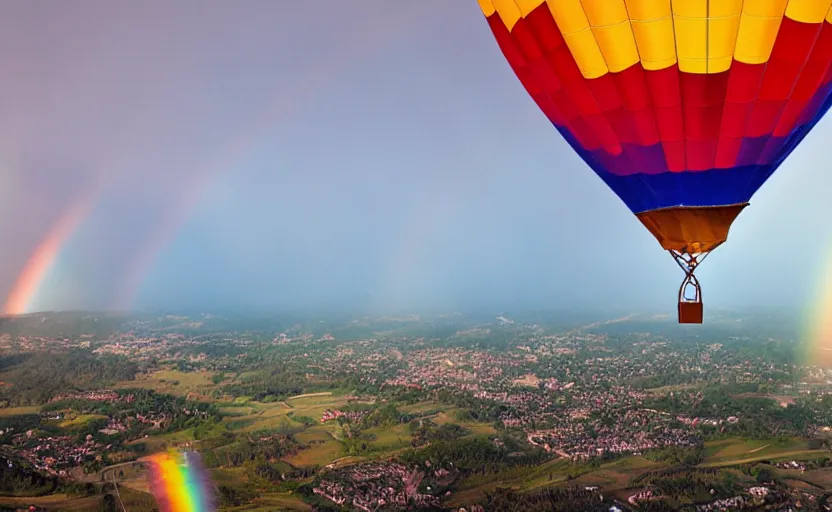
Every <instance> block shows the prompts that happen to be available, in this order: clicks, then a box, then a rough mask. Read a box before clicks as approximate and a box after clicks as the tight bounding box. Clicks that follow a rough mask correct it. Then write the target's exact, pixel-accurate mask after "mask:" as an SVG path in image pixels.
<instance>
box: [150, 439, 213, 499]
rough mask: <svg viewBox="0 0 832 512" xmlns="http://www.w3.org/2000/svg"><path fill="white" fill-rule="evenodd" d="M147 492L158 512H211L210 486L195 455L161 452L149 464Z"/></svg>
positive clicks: (194, 453)
mask: <svg viewBox="0 0 832 512" xmlns="http://www.w3.org/2000/svg"><path fill="white" fill-rule="evenodd" d="M148 465H149V472H148V479H149V481H150V491H151V492H152V493H153V496H154V497H155V498H156V502H157V504H158V505H159V510H160V512H211V511H213V510H215V509H216V507H215V504H214V493H213V484H212V483H211V479H210V478H209V476H208V473H207V472H206V470H205V467H204V466H203V464H202V459H201V458H200V456H199V454H197V453H196V452H185V453H160V454H156V455H153V456H151V457H150V459H149V461H148Z"/></svg>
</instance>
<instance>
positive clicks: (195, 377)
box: [116, 370, 217, 397]
mask: <svg viewBox="0 0 832 512" xmlns="http://www.w3.org/2000/svg"><path fill="white" fill-rule="evenodd" d="M213 376H214V372H209V371H201V372H180V371H178V370H161V371H157V372H153V373H150V374H146V375H139V376H138V377H137V378H136V380H130V381H123V382H120V383H119V384H118V385H117V386H116V388H145V389H152V390H153V391H156V392H157V393H167V394H170V395H177V396H186V395H187V394H188V393H195V394H197V395H200V396H203V397H204V396H205V395H206V394H208V393H210V392H211V391H213V390H214V389H216V388H217V386H216V385H215V384H214V383H213V381H212V380H211V377H213Z"/></svg>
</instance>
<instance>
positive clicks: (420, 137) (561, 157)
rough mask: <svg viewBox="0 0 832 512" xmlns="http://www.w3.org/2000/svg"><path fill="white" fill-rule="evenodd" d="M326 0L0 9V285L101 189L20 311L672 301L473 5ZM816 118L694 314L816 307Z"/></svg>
mask: <svg viewBox="0 0 832 512" xmlns="http://www.w3.org/2000/svg"><path fill="white" fill-rule="evenodd" d="M335 4H336V3H333V2H323V3H321V2H317V3H313V2H309V3H305V2H291V3H282V2H274V1H272V0H249V1H247V2H245V3H243V4H232V3H229V2H224V1H220V0H199V1H198V2H197V1H184V0H183V1H180V2H168V1H161V0H148V1H145V2H141V3H138V2H137V3H132V2H116V3H113V2H108V1H104V0H100V1H99V0H95V1H93V0H78V1H77V2H73V3H72V5H71V6H69V5H63V4H61V3H52V4H42V3H41V4H37V5H34V4H31V3H24V2H17V3H11V2H10V3H5V4H3V5H0V60H2V61H3V62H5V63H6V66H5V68H6V71H5V72H4V73H3V74H2V75H0V89H1V90H3V91H5V94H4V95H3V96H0V246H2V247H3V251H4V257H3V258H2V260H0V294H2V293H3V291H4V290H8V289H10V287H11V286H12V283H13V282H14V280H15V278H16V277H17V275H18V274H19V272H20V270H21V268H22V266H23V264H24V262H25V261H26V260H27V258H28V257H29V255H30V254H31V252H32V251H33V250H34V248H35V247H36V245H37V243H38V242H39V241H40V240H41V239H42V238H43V237H44V236H45V235H46V233H47V232H48V231H49V229H50V227H51V225H52V224H53V223H54V222H55V220H56V219H57V218H58V217H60V215H61V214H62V212H63V211H65V210H66V209H67V208H68V207H69V205H70V204H72V202H73V201H77V199H78V198H79V197H82V196H83V194H84V193H85V192H86V191H88V190H90V189H91V188H92V187H93V186H94V183H96V182H97V181H103V183H104V185H103V187H102V192H101V194H100V195H99V196H97V197H96V201H95V206H94V208H93V209H92V211H91V214H90V215H89V216H88V218H87V219H86V221H85V222H84V223H83V224H82V225H81V226H80V228H79V229H78V230H77V232H76V233H75V235H74V236H73V237H72V238H71V239H70V240H69V241H68V243H67V244H66V246H65V247H64V250H63V251H62V253H61V256H60V258H59V259H58V261H57V263H56V265H55V266H54V268H53V269H52V270H51V272H50V273H49V274H48V276H47V278H46V280H45V282H44V284H43V286H42V287H41V288H40V291H39V293H38V295H37V297H36V300H35V302H34V303H33V307H34V308H35V309H85V308H113V307H117V306H123V305H124V304H126V303H128V304H129V305H130V306H133V307H138V308H159V307H163V308H192V307H198V308H205V309H211V308H224V307H235V308H246V307H252V308H261V309H262V308H273V307H274V308H276V307H281V306H285V305H302V306H308V307H315V306H321V305H327V306H331V305H339V304H342V305H345V306H350V307H352V306H367V307H374V308H379V309H381V308H393V307H395V308H406V309H407V308H426V307H430V308H438V309H442V308H458V307H475V306H480V305H482V306H489V307H495V308H501V307H505V308H513V307H519V306H523V305H530V306H553V307H588V306H593V307H607V306H616V307H623V308H625V309H626V308H633V309H643V310H652V311H659V312H667V313H673V311H674V308H675V302H674V301H675V294H676V290H677V288H678V285H679V283H680V282H681V279H682V275H681V273H680V271H679V269H678V268H677V267H676V266H675V264H674V263H673V262H672V260H671V259H670V257H669V256H668V255H667V254H666V253H665V252H663V251H662V250H661V248H660V247H659V245H658V243H657V242H656V241H655V239H653V238H652V236H651V235H650V234H649V233H648V232H647V231H646V230H645V229H644V228H643V227H642V226H641V224H640V223H639V222H638V221H637V220H636V218H635V217H634V216H632V214H631V213H630V212H629V210H628V209H627V208H626V207H625V206H624V205H623V203H621V201H619V200H618V198H616V197H615V196H614V195H613V194H612V192H610V191H609V190H608V189H607V188H606V186H605V185H604V184H603V183H602V182H601V180H600V179H598V178H597V177H596V176H595V175H594V174H593V173H592V172H591V171H590V170H589V168H588V167H587V166H586V165H585V164H584V163H583V162H582V161H581V160H580V159H579V158H578V157H577V156H576V155H575V154H574V153H573V152H572V150H571V149H570V148H569V147H568V146H567V144H566V143H565V142H564V141H563V140H562V139H561V137H560V135H559V134H558V133H557V132H556V130H555V129H554V128H553V127H552V126H551V125H550V124H549V123H548V122H547V121H546V119H545V117H544V116H543V115H542V114H541V113H540V112H539V111H538V110H537V107H536V106H535V105H534V104H533V103H532V101H531V100H530V99H529V98H528V97H527V96H526V93H525V91H524V90H523V89H522V87H521V86H520V84H519V82H518V81H517V79H516V78H515V77H514V75H513V74H512V73H511V71H510V69H509V68H508V66H507V64H506V63H505V62H504V60H503V57H502V55H501V54H500V52H499V50H498V48H497V47H496V44H495V43H494V41H493V38H492V36H491V33H490V32H489V30H488V27H487V25H486V23H485V21H484V19H483V18H482V15H481V13H480V11H479V8H478V6H477V4H476V2H474V1H473V0H471V1H467V2H444V1H440V0H425V1H423V2H414V3H410V4H406V3H403V4H401V8H400V10H398V11H392V10H391V9H390V6H391V3H390V2H389V1H388V0H362V1H357V2H350V3H348V4H347V3H344V4H343V5H340V6H337V5H335ZM397 5H399V4H397ZM830 122H831V121H829V120H828V119H826V120H824V121H822V122H821V123H820V124H819V125H818V127H817V128H816V129H815V131H814V132H813V133H812V134H810V135H809V137H808V138H807V139H806V140H805V141H804V143H803V144H802V146H801V147H800V148H799V149H798V150H797V151H796V152H795V153H794V154H793V155H792V156H791V157H790V158H789V160H788V161H787V162H786V164H785V165H784V166H783V167H782V168H781V169H780V170H779V171H778V172H777V173H776V174H775V176H774V177H773V178H772V179H771V180H770V181H769V182H768V183H767V184H766V185H765V186H764V187H763V188H762V189H761V190H760V192H759V193H758V194H757V195H756V196H755V197H754V199H753V200H752V206H751V207H750V208H749V209H747V210H746V211H745V212H744V213H743V214H742V215H741V216H740V218H739V219H738V220H737V222H736V223H735V225H734V228H733V229H732V232H731V236H730V239H729V242H728V244H727V245H725V246H723V247H721V248H720V249H719V250H718V251H716V252H715V253H714V254H713V255H712V256H711V257H710V258H709V259H708V262H707V263H706V264H705V265H704V266H703V267H702V269H701V271H700V278H701V281H702V283H703V290H704V294H705V295H704V296H705V301H706V306H707V307H719V308H732V307H743V306H765V307H788V308H794V309H798V310H799V309H803V308H805V307H807V305H808V304H810V303H812V302H813V301H814V300H815V299H816V295H817V293H818V290H817V286H818V285H817V284H816V283H818V282H820V278H821V276H822V273H823V271H824V269H825V267H826V266H827V264H828V263H827V260H828V259H830V257H831V256H830V254H829V248H830V234H832V228H830V227H829V226H828V224H827V223H826V222H825V219H827V218H829V215H830V213H832V202H829V201H828V200H827V198H826V195H827V194H828V190H830V185H832V177H830V174H829V172H828V169H826V167H827V166H826V165H825V164H826V158H827V157H826V155H827V154H828V153H827V152H824V145H825V144H828V141H829V140H830V135H832V132H830V129H832V127H830ZM191 203H192V207H188V205H189V204H191ZM183 204H184V206H183ZM160 233H161V234H160ZM158 239H165V240H167V242H168V243H162V244H161V245H160V246H159V249H160V250H159V251H158V254H156V251H149V249H148V247H151V246H153V245H154V244H153V241H154V240H158ZM148 252H150V253H152V254H151V255H152V256H153V255H155V256H154V257H151V258H149V263H147V264H145V265H144V267H142V265H140V264H138V263H136V261H137V259H141V258H140V257H139V255H142V254H145V253H148ZM137 266H138V267H142V268H144V269H145V270H144V271H143V272H141V276H140V277H141V279H140V280H139V283H138V286H137V287H134V288H135V289H134V291H135V293H127V295H129V297H128V299H129V300H127V301H126V302H125V300H126V299H125V293H126V292H125V290H128V289H131V285H130V284H128V283H127V281H129V274H130V272H131V269H134V268H137Z"/></svg>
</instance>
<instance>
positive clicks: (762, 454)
mask: <svg viewBox="0 0 832 512" xmlns="http://www.w3.org/2000/svg"><path fill="white" fill-rule="evenodd" d="M824 453H828V452H826V451H825V450H811V449H809V443H808V441H805V440H801V439H792V440H789V441H785V442H783V441H776V440H771V441H765V440H749V439H723V440H719V441H711V442H707V443H705V460H704V462H703V463H702V464H701V466H703V467H717V466H732V465H737V464H746V463H749V462H756V461H761V460H776V459H785V458H812V457H817V456H818V455H821V454H824Z"/></svg>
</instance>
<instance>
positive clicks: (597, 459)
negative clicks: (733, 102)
mask: <svg viewBox="0 0 832 512" xmlns="http://www.w3.org/2000/svg"><path fill="white" fill-rule="evenodd" d="M750 325H754V326H755V327H749V326H750ZM796 339H799V337H798V336H796V335H795V334H794V333H792V332H789V329H788V328H787V327H784V324H783V322H781V321H780V320H778V319H775V318H767V319H766V318H761V319H754V321H753V322H752V321H743V322H737V321H736V318H732V317H731V316H729V315H726V316H724V317H721V318H716V319H715V320H713V321H710V323H709V324H708V325H705V326H695V327H683V326H678V325H676V324H675V323H674V322H673V319H668V318H657V317H645V316H638V315H631V316H627V317H623V318H609V319H603V318H600V317H599V318H585V319H583V318H580V317H578V316H575V315H566V314H555V313H551V314H541V313H535V314H532V313H526V314H520V313H518V314H513V315H511V318H509V317H507V316H504V315H499V316H496V315H489V316H484V315H462V314H448V315H433V316H420V315H406V316H401V317H344V318H340V317H337V316H334V315H332V316H328V317H320V318H319V317H315V316H313V315H308V316H303V315H297V314H293V315H290V314H282V315H274V316H272V317H262V318H256V317H242V316H225V317H224V316H216V315H209V314H198V315H187V316H185V315H161V316H158V315H157V316H151V315H123V314H110V313H42V314H33V315H25V316H16V317H0V511H6V510H9V511H12V510H18V509H29V507H34V510H47V511H50V512H51V511H63V510H65V511H89V510H94V511H98V510H101V511H121V510H129V511H131V512H136V511H145V510H146V511H152V510H158V508H157V507H156V503H155V500H154V498H153V497H152V496H151V494H150V492H149V487H148V482H147V468H146V465H145V462H144V461H146V460H147V458H148V456H150V455H151V454H154V453H158V452H160V451H165V450H168V449H187V450H196V451H199V452H200V453H201V454H202V457H203V460H204V463H205V465H206V466H207V467H208V468H209V471H210V474H211V477H212V479H213V481H214V484H215V486H216V493H217V501H218V504H219V505H220V509H221V510H228V511H232V510H233V511H237V510H239V511H242V510H247V511H273V510H321V511H325V510H333V511H335V510H366V511H369V510H390V511H392V510H456V511H459V510H462V509H464V510H466V511H468V512H471V511H478V510H527V511H538V510H540V511H542V510H576V511H577V510H581V511H584V510H599V511H600V510H603V511H609V510H616V509H617V510H622V511H623V510H698V511H710V510H781V509H782V510H788V509H789V508H790V507H793V508H799V509H800V510H810V511H811V510H818V511H820V510H832V499H830V498H832V451H830V446H832V441H830V439H832V431H830V427H832V371H830V370H827V369H825V368H823V367H822V366H819V365H807V364H805V363H804V362H803V358H804V350H803V348H802V346H801V344H800V343H798V342H796V341H794V340H796Z"/></svg>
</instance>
